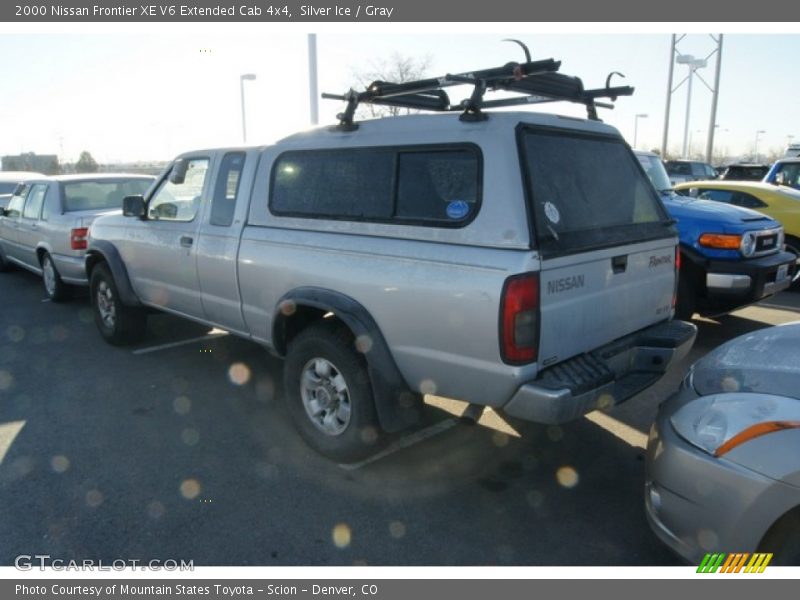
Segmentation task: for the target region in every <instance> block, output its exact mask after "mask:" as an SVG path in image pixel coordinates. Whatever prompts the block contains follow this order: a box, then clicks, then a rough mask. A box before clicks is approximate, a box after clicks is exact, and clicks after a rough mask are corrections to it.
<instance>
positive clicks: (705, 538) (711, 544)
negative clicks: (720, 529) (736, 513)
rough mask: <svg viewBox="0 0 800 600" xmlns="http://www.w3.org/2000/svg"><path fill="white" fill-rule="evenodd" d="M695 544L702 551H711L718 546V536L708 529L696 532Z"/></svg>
mask: <svg viewBox="0 0 800 600" xmlns="http://www.w3.org/2000/svg"><path fill="white" fill-rule="evenodd" d="M697 543H698V544H699V546H700V547H701V548H702V549H703V550H711V549H712V548H716V547H717V546H718V545H719V536H717V534H716V533H714V532H713V531H711V530H710V529H701V530H700V531H698V532H697Z"/></svg>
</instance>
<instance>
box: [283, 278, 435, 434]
mask: <svg viewBox="0 0 800 600" xmlns="http://www.w3.org/2000/svg"><path fill="white" fill-rule="evenodd" d="M301 307H309V308H314V309H317V310H319V311H323V312H325V313H328V312H331V313H333V314H334V315H335V316H336V317H337V318H338V319H339V320H340V321H342V323H344V324H345V325H346V326H347V327H348V328H349V329H350V331H351V332H352V333H353V335H354V336H355V337H356V339H358V338H360V337H361V336H364V337H365V339H368V340H369V341H370V342H369V343H368V344H365V345H364V346H366V348H365V349H363V350H360V351H361V352H362V353H363V355H364V358H365V359H366V361H367V371H368V372H369V377H370V382H371V385H372V393H373V396H374V399H375V409H376V411H377V413H378V420H379V421H380V424H381V427H382V428H383V429H384V430H385V431H387V432H389V433H394V432H397V431H400V430H401V429H404V428H406V427H409V426H410V425H413V424H414V423H416V422H417V421H418V420H419V417H420V415H421V411H422V396H421V395H420V394H418V393H415V392H412V391H411V389H410V388H409V386H408V384H407V383H406V381H405V378H404V377H403V375H402V374H401V373H400V369H399V368H398V367H397V363H395V361H394V357H393V356H392V354H391V352H390V350H389V346H388V344H387V343H386V340H385V338H384V337H383V334H382V333H381V331H380V328H379V327H378V324H377V323H376V322H375V319H373V318H372V315H370V314H369V312H368V311H367V309H366V308H364V307H363V306H362V305H361V304H359V303H358V302H357V301H355V300H353V299H352V298H350V297H349V296H346V295H344V294H341V293H339V292H335V291H332V290H327V289H323V288H315V287H303V288H297V289H295V290H292V291H291V292H289V293H287V294H285V295H284V296H283V297H282V298H281V299H280V301H279V302H278V305H277V307H276V309H275V313H274V318H273V320H272V340H273V344H274V348H275V350H276V351H277V352H278V354H279V355H281V356H284V355H285V354H286V349H287V346H288V343H287V338H288V333H289V329H288V325H289V323H290V321H291V318H292V315H293V314H294V313H296V312H297V309H298V308H301ZM362 347H363V346H362Z"/></svg>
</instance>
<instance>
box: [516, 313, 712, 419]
mask: <svg viewBox="0 0 800 600" xmlns="http://www.w3.org/2000/svg"><path fill="white" fill-rule="evenodd" d="M696 335H697V328H696V327H695V326H694V325H692V324H691V323H686V322H684V321H670V322H667V323H660V324H658V325H654V326H652V327H648V328H646V329H642V330H641V331H638V332H636V333H634V334H631V335H629V336H626V337H624V338H620V339H619V340H616V341H614V342H612V343H610V344H608V345H606V346H604V347H602V348H600V349H598V350H595V351H594V352H591V353H588V354H582V355H580V356H576V357H574V358H571V359H570V360H568V361H565V362H563V363H560V364H558V365H555V366H553V367H550V368H548V369H545V370H544V371H542V372H541V373H539V376H538V377H537V378H536V379H535V380H533V381H530V382H528V383H525V384H523V385H522V386H520V388H519V389H518V390H517V392H516V393H515V394H514V396H513V397H512V398H511V400H509V401H508V403H507V404H506V405H505V406H504V407H503V410H504V412H506V413H507V414H509V415H510V416H513V417H517V418H520V419H525V420H528V421H534V422H537V423H546V424H558V423H566V422H567V421H572V420H574V419H577V418H579V417H581V416H582V415H584V414H586V413H588V412H591V411H593V410H596V409H607V408H610V407H611V406H614V405H615V404H619V403H621V402H624V401H625V400H627V399H628V398H630V397H631V396H634V395H636V394H638V393H639V392H640V391H642V390H644V389H645V388H647V387H649V386H651V385H652V384H654V383H655V382H656V381H658V380H659V379H660V378H661V376H662V375H663V374H664V373H665V372H666V371H667V369H669V367H670V366H671V365H673V364H675V363H676V362H677V361H679V360H681V359H682V358H683V357H684V356H686V355H687V354H688V352H689V350H690V348H691V347H692V344H693V343H694V339H695V336H696Z"/></svg>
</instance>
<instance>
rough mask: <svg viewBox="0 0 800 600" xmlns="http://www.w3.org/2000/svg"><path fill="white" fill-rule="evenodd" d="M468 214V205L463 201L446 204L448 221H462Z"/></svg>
mask: <svg viewBox="0 0 800 600" xmlns="http://www.w3.org/2000/svg"><path fill="white" fill-rule="evenodd" d="M467 213H469V204H468V203H467V202H465V201H464V200H453V201H451V202H449V203H448V204H447V216H448V217H449V218H450V219H463V218H464V217H466V216H467Z"/></svg>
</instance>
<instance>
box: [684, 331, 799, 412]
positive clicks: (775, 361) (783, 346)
mask: <svg viewBox="0 0 800 600" xmlns="http://www.w3.org/2000/svg"><path fill="white" fill-rule="evenodd" d="M692 371H693V373H692V385H693V386H694V389H695V390H696V391H697V393H698V394H700V395H702V396H706V395H709V394H718V393H724V392H755V393H766V394H774V395H778V396H787V397H790V398H798V399H800V321H797V322H794V323H787V324H785V325H779V326H777V327H769V328H767V329H761V330H759V331H754V332H753V333H748V334H745V335H743V336H740V337H738V338H736V339H734V340H731V341H729V342H727V343H725V344H723V345H721V346H719V347H718V348H716V349H715V350H713V351H711V352H709V353H708V354H706V355H705V356H704V357H703V358H701V359H700V360H699V361H697V362H696V363H695V364H694V367H693V369H692Z"/></svg>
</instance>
